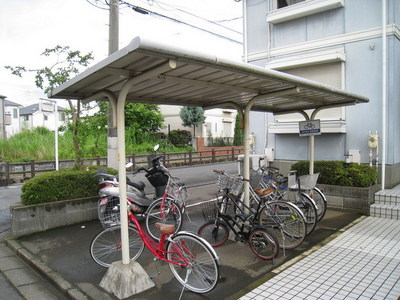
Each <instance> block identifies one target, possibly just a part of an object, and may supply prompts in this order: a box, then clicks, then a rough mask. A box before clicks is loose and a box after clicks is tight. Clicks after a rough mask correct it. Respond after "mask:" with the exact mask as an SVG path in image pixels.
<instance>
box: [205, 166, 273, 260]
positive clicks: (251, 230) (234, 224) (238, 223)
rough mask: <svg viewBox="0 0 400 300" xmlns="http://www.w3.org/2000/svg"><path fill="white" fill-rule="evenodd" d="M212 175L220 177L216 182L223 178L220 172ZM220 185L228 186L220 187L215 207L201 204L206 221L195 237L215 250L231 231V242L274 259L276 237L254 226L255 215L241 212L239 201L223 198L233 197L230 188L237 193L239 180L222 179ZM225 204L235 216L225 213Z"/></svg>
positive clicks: (261, 256) (257, 254)
mask: <svg viewBox="0 0 400 300" xmlns="http://www.w3.org/2000/svg"><path fill="white" fill-rule="evenodd" d="M214 172H216V173H219V174H220V178H221V179H220V180H219V181H220V182H221V181H223V180H224V179H225V178H227V176H225V174H224V173H223V172H222V171H216V170H214ZM224 182H226V183H227V182H230V183H231V184H230V185H229V186H227V185H226V183H225V184H224V185H225V187H224V188H223V191H224V193H225V194H226V195H224V196H223V197H222V198H221V199H220V200H218V202H217V204H215V203H207V204H205V207H204V208H203V213H204V215H205V217H206V219H208V221H207V222H206V223H205V224H203V225H202V226H201V227H200V228H199V230H198V235H199V236H201V237H203V238H204V239H205V240H207V241H208V242H209V243H210V244H211V245H212V246H213V247H217V246H221V245H223V244H224V243H225V242H226V241H227V240H228V237H229V230H231V231H232V232H233V234H234V235H235V240H237V241H241V242H243V243H247V244H249V247H250V249H251V251H252V252H253V253H254V254H255V255H256V256H257V257H259V258H261V259H265V260H271V259H273V258H275V257H277V256H278V254H279V242H278V240H277V239H276V237H275V236H274V235H273V234H271V233H270V232H269V231H268V230H267V229H266V228H265V226H260V225H257V224H256V222H255V220H254V217H255V214H253V213H248V214H245V213H244V211H243V210H242V208H241V205H239V203H237V202H236V201H240V200H239V198H236V197H235V198H233V197H229V196H227V195H228V194H229V193H230V194H232V195H234V194H235V193H234V189H232V187H233V186H234V187H235V188H236V190H237V186H240V184H241V183H243V181H242V180H241V179H238V180H235V179H234V180H230V181H228V180H224ZM220 186H221V183H220ZM229 204H233V205H234V206H235V207H236V209H237V210H238V211H240V213H236V214H235V215H233V216H231V215H229V214H227V213H226V207H227V206H228V205H229ZM210 205H211V206H210Z"/></svg>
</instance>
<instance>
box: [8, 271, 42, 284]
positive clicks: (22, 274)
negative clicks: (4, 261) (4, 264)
mask: <svg viewBox="0 0 400 300" xmlns="http://www.w3.org/2000/svg"><path fill="white" fill-rule="evenodd" d="M4 275H5V276H6V277H7V278H8V280H10V281H11V282H12V283H13V285H14V286H17V287H19V286H21V285H26V284H31V283H36V282H38V281H39V277H37V275H36V274H34V273H33V272H32V271H31V270H29V269H14V270H8V271H4Z"/></svg>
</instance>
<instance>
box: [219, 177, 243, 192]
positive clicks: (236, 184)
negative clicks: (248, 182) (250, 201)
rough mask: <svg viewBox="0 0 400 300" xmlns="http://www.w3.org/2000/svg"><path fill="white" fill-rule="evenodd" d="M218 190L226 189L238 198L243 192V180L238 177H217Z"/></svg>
mask: <svg viewBox="0 0 400 300" xmlns="http://www.w3.org/2000/svg"><path fill="white" fill-rule="evenodd" d="M218 189H219V190H224V189H228V190H229V192H230V193H231V194H233V195H235V196H239V195H240V194H241V193H242V191H243V180H242V178H241V177H239V176H229V175H227V174H219V175H218Z"/></svg>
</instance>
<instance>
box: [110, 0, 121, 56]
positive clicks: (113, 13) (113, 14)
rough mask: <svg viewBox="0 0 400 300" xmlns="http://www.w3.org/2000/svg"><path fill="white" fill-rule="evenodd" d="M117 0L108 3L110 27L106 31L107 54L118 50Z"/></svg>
mask: <svg viewBox="0 0 400 300" xmlns="http://www.w3.org/2000/svg"><path fill="white" fill-rule="evenodd" d="M118 2H119V0H111V3H110V28H109V32H108V55H111V54H113V53H114V52H115V51H118V42H119V4H118Z"/></svg>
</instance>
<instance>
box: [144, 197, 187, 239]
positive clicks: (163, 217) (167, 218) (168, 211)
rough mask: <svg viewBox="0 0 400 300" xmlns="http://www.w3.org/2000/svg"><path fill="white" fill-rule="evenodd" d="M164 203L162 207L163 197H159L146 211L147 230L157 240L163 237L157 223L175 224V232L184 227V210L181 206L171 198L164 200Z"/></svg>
mask: <svg viewBox="0 0 400 300" xmlns="http://www.w3.org/2000/svg"><path fill="white" fill-rule="evenodd" d="M164 204H165V206H163V207H162V198H160V199H157V200H155V201H154V202H153V203H152V204H151V205H150V206H149V208H148V209H147V211H146V213H145V216H146V229H147V232H148V233H149V235H150V236H151V237H152V238H153V239H155V240H160V237H161V233H160V231H159V230H158V228H157V227H156V223H163V224H171V225H175V233H176V232H178V231H179V230H180V229H181V227H182V210H181V209H180V208H179V206H178V205H177V204H176V203H175V202H174V201H173V200H171V199H169V198H167V199H165V200H164Z"/></svg>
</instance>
